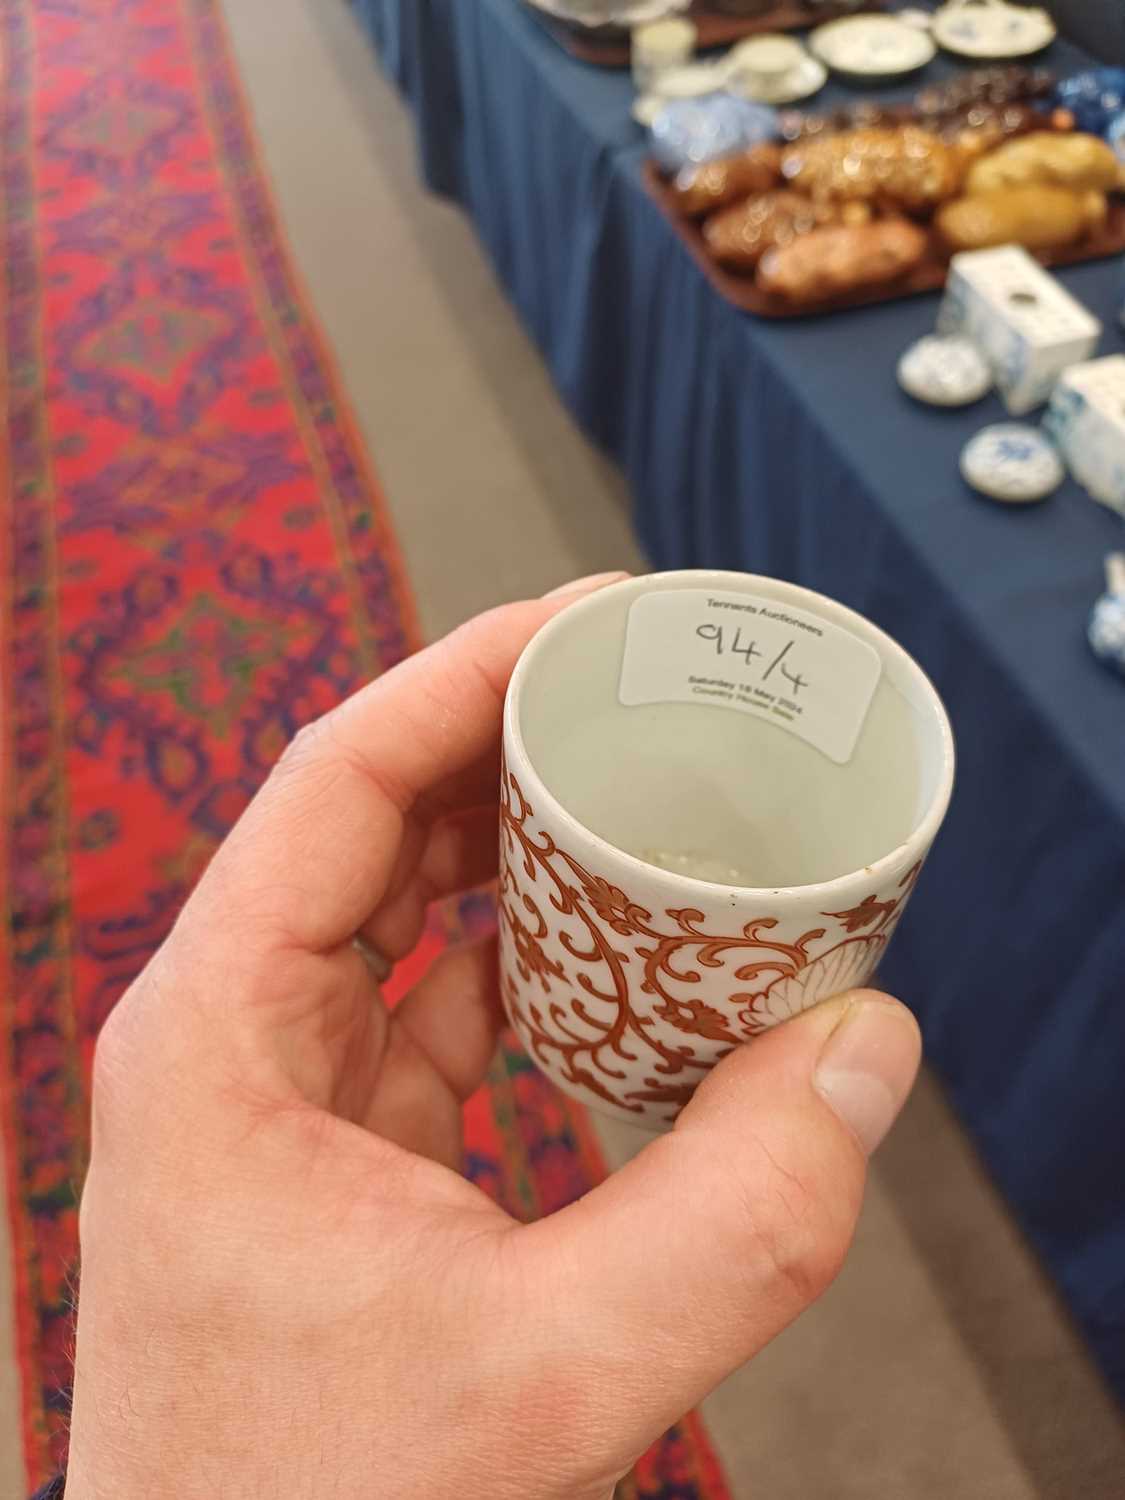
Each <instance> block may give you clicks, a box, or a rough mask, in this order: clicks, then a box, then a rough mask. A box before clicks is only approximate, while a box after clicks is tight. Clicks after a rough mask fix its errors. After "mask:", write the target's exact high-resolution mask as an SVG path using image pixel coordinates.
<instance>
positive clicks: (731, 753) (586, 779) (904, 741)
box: [507, 571, 953, 890]
mask: <svg viewBox="0 0 1125 1500" xmlns="http://www.w3.org/2000/svg"><path fill="white" fill-rule="evenodd" d="M681 590H696V591H700V590H702V591H712V592H722V593H725V594H742V595H749V596H753V597H756V598H759V599H762V598H764V599H766V600H770V601H776V603H777V605H778V607H784V606H785V605H787V604H788V605H789V606H790V607H792V608H800V609H801V610H803V611H807V612H809V614H811V615H812V616H815V617H817V618H819V619H821V620H822V621H827V622H828V623H829V624H830V625H834V626H838V627H840V628H842V629H843V630H846V631H847V632H849V633H850V634H851V635H853V636H855V637H858V638H859V639H860V640H862V641H864V642H867V643H868V645H869V646H871V647H873V648H874V650H875V652H876V653H877V654H878V657H879V661H880V663H881V668H882V670H881V673H880V676H879V680H878V683H877V685H876V687H875V690H874V694H873V696H872V697H871V700H870V706H869V708H868V709H867V712H866V717H865V718H864V719H863V723H862V727H861V728H860V730H859V733H858V738H857V739H856V742H855V747H854V750H853V752H852V754H851V756H850V758H849V759H848V760H847V761H846V762H845V763H843V764H839V763H837V762H836V761H834V760H833V759H831V758H830V757H829V756H828V755H827V754H825V753H824V752H823V751H822V750H821V749H819V748H817V747H816V746H815V745H814V744H811V743H807V742H806V741H805V740H804V739H802V738H800V737H798V735H797V734H796V733H794V732H792V731H791V730H790V729H789V728H787V727H785V726H784V725H782V724H780V723H776V722H770V721H769V720H768V719H767V718H764V717H761V716H759V715H757V714H751V713H745V712H741V711H738V710H737V709H734V708H732V707H729V706H727V705H726V704H717V703H714V702H710V701H708V699H707V698H706V697H701V698H700V699H699V701H692V702H646V703H640V704H633V705H630V704H626V703H623V702H622V701H621V693H620V686H621V677H622V664H623V656H624V651H625V644H626V630H627V623H628V617H629V611H630V608H631V606H632V605H633V603H634V601H635V600H637V599H638V598H640V597H641V596H642V595H646V594H650V593H652V592H654V591H662V592H667V591H681ZM736 665H737V663H736ZM724 670H733V668H729V667H726V666H724ZM845 691H846V689H845ZM507 733H508V737H509V741H510V743H511V744H512V746H513V749H514V753H515V757H516V759H517V760H521V761H526V763H528V764H529V765H530V768H531V772H532V774H533V775H534V776H535V777H536V778H537V779H538V780H539V782H541V784H542V787H543V788H545V790H546V791H547V793H548V794H549V795H550V796H551V797H552V798H554V800H555V802H556V803H557V804H558V805H559V807H560V808H561V809H562V810H563V813H564V815H568V816H569V817H570V818H572V819H574V820H575V821H576V822H577V823H578V824H580V825H581V826H582V828H584V829H585V830H587V831H588V832H590V833H592V834H593V835H595V837H596V838H599V839H602V840H604V841H605V842H606V843H608V844H610V845H612V846H613V847H614V848H615V849H617V850H621V851H623V852H625V853H626V854H629V855H632V856H633V857H635V858H637V859H639V860H642V861H644V862H645V863H647V864H650V865H657V866H660V867H662V868H664V869H667V870H671V871H674V872H675V873H677V874H680V875H686V876H689V877H691V878H695V879H701V880H706V881H709V882H713V883H718V884H722V885H731V886H738V887H741V888H755V889H769V890H777V889H780V888H786V887H793V886H803V885H814V884H820V883H822V882H826V881H831V880H836V879H838V878H840V877H841V876H844V875H848V874H852V873H855V872H857V871H864V870H866V869H867V867H869V866H873V865H875V864H876V863H877V862H878V861H879V860H881V859H883V858H884V857H886V856H889V855H892V854H894V853H895V852H896V851H898V850H899V849H900V848H901V846H902V845H903V844H905V843H907V842H908V841H909V840H910V839H911V838H912V837H914V836H916V835H919V836H920V835H923V834H925V835H926V838H925V842H927V843H928V841H929V838H932V836H933V832H934V831H936V827H937V826H938V825H939V824H940V821H941V818H942V816H943V814H944V811H945V806H946V803H947V802H948V798H949V795H950V790H951V786H952V775H953V740H952V733H951V731H950V727H949V723H948V720H947V718H946V715H945V711H944V709H943V707H942V704H941V700H940V699H939V698H938V696H937V693H936V692H935V690H934V688H933V686H932V685H931V683H930V682H929V680H928V678H927V677H926V676H925V674H924V673H923V672H922V671H921V669H920V668H919V667H918V666H917V665H916V663H915V662H913V661H912V660H911V658H910V657H909V656H908V655H907V654H906V652H905V651H903V650H902V648H901V647H900V646H898V645H897V644H896V643H895V642H894V641H893V640H891V638H890V637H889V636H887V635H885V634H884V633H883V632H882V631H880V630H879V629H878V628H877V627H876V626H874V625H872V624H871V623H870V621H868V620H865V619H864V618H863V617H862V616H860V615H857V614H855V613H854V612H853V611H851V610H848V609H846V608H845V607H844V606H843V605H840V604H837V603H835V602H834V601H833V600H829V599H826V598H824V597H823V596H822V595H819V594H814V593H812V592H810V591H808V590H805V589H800V588H797V587H796V586H794V585H791V584H786V583H782V582H779V581H778V580H776V579H768V578H759V577H753V576H751V575H747V574H740V573H722V572H712V571H697V572H683V573H669V574H658V575H654V576H652V577H647V578H636V579H630V580H628V581H626V582H624V583H621V584H617V585H614V586H613V587H611V588H608V589H603V590H601V591H599V592H598V593H596V594H593V595H591V596H590V597H589V598H587V599H584V600H582V601H581V602H580V603H578V604H576V605H573V606H572V607H571V608H570V609H568V610H566V611H565V612H564V613H563V614H561V615H559V616H557V617H556V618H555V619H554V620H553V621H551V622H550V624H548V625H547V626H546V627H545V628H544V629H543V630H541V631H540V632H539V633H538V635H537V636H536V637H535V638H534V640H533V641H532V642H531V643H530V644H529V646H528V647H527V649H526V650H525V652H524V653H523V655H522V657H521V658H520V661H519V663H518V665H517V667H516V671H515V673H514V674H513V677H512V682H511V687H510V689H509V698H508V708H507ZM521 752H522V753H521ZM526 791H528V789H527V788H525V792H526ZM529 800H531V801H532V802H533V803H534V801H535V798H534V796H531V797H530V799H529ZM542 810H543V811H546V809H542ZM927 828H929V832H928V833H927Z"/></svg>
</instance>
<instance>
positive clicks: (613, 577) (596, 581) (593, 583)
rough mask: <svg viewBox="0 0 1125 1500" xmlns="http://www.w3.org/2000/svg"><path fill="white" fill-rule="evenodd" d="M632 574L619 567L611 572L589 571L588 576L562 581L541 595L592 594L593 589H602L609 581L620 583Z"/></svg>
mask: <svg viewBox="0 0 1125 1500" xmlns="http://www.w3.org/2000/svg"><path fill="white" fill-rule="evenodd" d="M632 576H633V575H632V574H631V573H624V572H622V571H621V570H620V569H618V570H617V571H616V572H613V573H591V574H590V576H589V578H575V579H574V580H573V582H571V583H562V584H560V585H559V587H558V588H557V589H552V590H551V592H550V593H549V594H544V595H543V597H544V599H557V598H559V596H560V595H561V594H592V593H593V592H594V591H595V589H604V588H606V587H608V585H609V584H611V583H621V582H622V580H623V579H626V578H631V577H632Z"/></svg>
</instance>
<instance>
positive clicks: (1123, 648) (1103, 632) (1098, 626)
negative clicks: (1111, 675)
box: [1086, 552, 1125, 677]
mask: <svg viewBox="0 0 1125 1500" xmlns="http://www.w3.org/2000/svg"><path fill="white" fill-rule="evenodd" d="M1105 578H1106V591H1105V593H1104V594H1103V595H1102V596H1101V598H1100V599H1099V600H1098V602H1097V603H1096V604H1095V605H1094V607H1093V609H1092V610H1091V612H1090V624H1089V627H1088V629H1087V632H1086V633H1087V637H1088V639H1089V642H1090V649H1091V651H1093V653H1094V655H1095V656H1096V657H1097V658H1098V660H1099V661H1100V662H1101V663H1102V665H1103V666H1105V667H1108V668H1109V669H1110V671H1111V672H1116V673H1117V674H1118V676H1119V677H1125V552H1111V553H1110V555H1109V556H1108V557H1107V558H1106V560H1105Z"/></svg>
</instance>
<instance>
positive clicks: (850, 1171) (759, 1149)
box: [526, 991, 921, 1457]
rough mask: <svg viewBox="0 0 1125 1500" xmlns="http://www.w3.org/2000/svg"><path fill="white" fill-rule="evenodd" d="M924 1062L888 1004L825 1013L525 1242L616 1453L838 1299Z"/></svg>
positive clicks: (696, 1102) (730, 1078)
mask: <svg viewBox="0 0 1125 1500" xmlns="http://www.w3.org/2000/svg"><path fill="white" fill-rule="evenodd" d="M920 1054H921V1040H920V1037H919V1033H918V1026H917V1023H916V1022H915V1020H914V1018H913V1016H912V1015H911V1014H910V1012H909V1011H908V1010H907V1009H906V1008H905V1007H904V1006H902V1005H900V1004H899V1003H898V1002H897V1001H895V1000H891V999H889V998H887V997H886V996H882V995H878V994H875V993H873V992H871V991H860V992H856V993H855V994H852V995H846V996H843V997H842V998H840V999H838V1000H834V1001H830V1002H828V1003H826V1004H824V1005H820V1006H817V1007H815V1008H814V1009H812V1010H810V1011H807V1012H805V1013H804V1014H803V1015H801V1016H798V1017H796V1018H795V1019H793V1020H791V1021H787V1022H786V1023H785V1024H784V1025H783V1026H780V1027H777V1028H776V1029H775V1030H772V1031H770V1032H767V1033H766V1034H765V1035H763V1036H761V1037H759V1038H757V1039H756V1040H754V1041H753V1042H751V1043H750V1044H749V1045H747V1046H745V1047H742V1048H740V1049H739V1050H738V1051H737V1052H735V1053H733V1054H732V1055H731V1056H730V1057H728V1058H726V1059H725V1060H724V1061H723V1063H722V1064H721V1065H720V1066H719V1067H718V1068H716V1069H715V1071H714V1072H713V1073H712V1074H711V1075H710V1076H709V1077H708V1078H707V1079H706V1080H705V1081H704V1083H703V1084H702V1085H701V1087H700V1088H699V1090H698V1092H697V1093H696V1095H695V1098H694V1099H693V1100H692V1102H691V1103H690V1104H689V1105H688V1107H687V1108H686V1109H685V1110H684V1112H683V1113H682V1115H681V1116H680V1118H679V1120H678V1121H677V1122H676V1127H675V1129H674V1130H673V1131H671V1132H670V1133H669V1134H668V1135H665V1136H662V1137H660V1138H658V1139H657V1140H654V1141H653V1142H652V1143H651V1144H650V1145H648V1146H647V1147H646V1148H645V1149H644V1150H643V1151H642V1152H641V1154H640V1155H639V1156H638V1157H637V1158H636V1159H635V1160H634V1161H632V1162H630V1163H629V1165H628V1166H626V1167H625V1168H624V1169H623V1170H622V1171H620V1172H618V1173H617V1174H616V1175H615V1176H613V1177H611V1178H610V1179H609V1180H608V1181H607V1182H605V1183H603V1184H602V1185H601V1186H600V1187H598V1188H597V1189H595V1190H594V1191H593V1192H592V1193H589V1194H588V1195H587V1196H586V1197H585V1198H583V1199H582V1200H581V1201H580V1202H578V1203H576V1204H574V1205H572V1206H571V1207H570V1208H568V1209H566V1210H564V1211H563V1212H562V1213H559V1214H556V1215H554V1216H553V1217H552V1218H551V1219H548V1220H544V1221H543V1222H542V1223H541V1224H539V1225H536V1226H533V1227H532V1229H531V1230H529V1231H526V1233H528V1234H529V1235H537V1236H538V1240H537V1243H535V1244H533V1245H529V1246H528V1248H529V1249H531V1250H532V1251H533V1253H534V1254H537V1255H542V1256H544V1257H546V1258H547V1259H548V1261H549V1268H544V1269H545V1271H546V1277H547V1284H549V1285H551V1286H552V1288H553V1289H554V1291H555V1293H556V1295H555V1297H554V1299H553V1306H554V1307H555V1308H556V1309H557V1310H558V1311H557V1312H556V1313H555V1314H554V1315H553V1317H552V1322H553V1323H554V1324H555V1325H556V1326H555V1327H554V1328H552V1330H551V1335H552V1337H551V1340H550V1343H551V1347H552V1348H557V1349H558V1351H559V1353H560V1354H561V1355H563V1357H564V1358H565V1359H566V1360H567V1361H568V1362H573V1363H571V1365H570V1368H572V1369H578V1370H582V1371H584V1372H585V1373H586V1375H587V1376H588V1377H589V1379H590V1381H591V1383H592V1385H593V1386H594V1387H595V1389H594V1390H591V1392H590V1394H591V1396H593V1397H594V1399H595V1401H597V1402H598V1403H599V1404H600V1410H599V1417H600V1419H601V1420H602V1421H604V1422H605V1424H606V1438H607V1441H611V1442H612V1441H619V1440H620V1439H621V1438H622V1437H624V1436H625V1433H626V1432H628V1438H627V1441H628V1443H629V1446H630V1450H633V1449H639V1448H642V1447H643V1446H645V1445H646V1444H647V1443H648V1442H649V1441H651V1440H652V1439H653V1438H655V1437H656V1436H657V1435H658V1434H659V1433H660V1432H662V1431H663V1430H664V1429H665V1428H666V1427H668V1426H669V1425H670V1424H671V1423H672V1422H674V1421H676V1420H677V1419H678V1418H679V1417H680V1416H681V1415H682V1414H683V1412H684V1411H686V1410H687V1409H688V1408H689V1407H690V1406H693V1405H694V1404H695V1403H696V1402H697V1401H699V1400H700V1399H701V1398H702V1397H703V1396H705V1395H706V1394H707V1392H708V1391H710V1390H712V1389H713V1388H714V1386H716V1385H717V1384H718V1383H719V1381H720V1380H722V1379H723V1378H724V1377H725V1376H726V1375H728V1374H729V1373H730V1372H731V1371H732V1370H734V1369H736V1368H737V1367H738V1366H739V1365H741V1364H743V1363H744V1362H745V1361H746V1360H747V1359H749V1358H750V1357H751V1356H752V1355H753V1354H755V1353H756V1352H757V1351H758V1350H759V1349H761V1348H762V1347H763V1345H765V1344H767V1343H768V1342H769V1341H770V1339H772V1338H773V1337H774V1336H775V1335H776V1334H777V1333H779V1332H780V1331H781V1330H782V1329H783V1328H784V1327H785V1326H786V1324H788V1323H790V1322H791V1321H792V1320H793V1319H794V1318H795V1317H796V1316H797V1315H798V1313H800V1312H802V1311H803V1310H804V1308H806V1307H807V1306H808V1305H809V1304H810V1303H811V1302H813V1301H815V1300H816V1298H817V1297H819V1296H820V1294H821V1293H822V1292H823V1291H824V1290H825V1289H826V1288H827V1287H828V1285H829V1284H830V1283H831V1281H832V1280H833V1278H834V1277H835V1276H836V1273H837V1272H838V1271H839V1269H840V1266H841V1265H842V1263H843V1259H844V1256H845V1254H846V1252H847V1249H848V1246H849V1244H850V1242H851V1238H852V1233H853V1230H854V1228H855V1223H856V1219H857V1217H858V1214H859V1208H860V1202H861V1199H862V1194H863V1184H864V1177H865V1174H866V1164H867V1157H868V1155H869V1153H870V1152H871V1151H873V1150H874V1149H875V1147H876V1146H877V1145H878V1143H879V1141H880V1140H881V1139H882V1138H883V1136H884V1135H885V1134H886V1132H887V1130H888V1129H889V1128H890V1126H891V1124H892V1122H893V1120H894V1118H895V1116H896V1115H897V1114H898V1111H899V1109H900V1108H901V1106H902V1104H903V1101H904V1100H905V1098H906V1096H907V1094H908V1093H909V1091H910V1087H911V1085H912V1083H913V1081H914V1076H915V1074H916V1072H917V1069H918V1062H919V1057H920ZM540 1285H542V1283H540ZM614 1428H616V1431H614ZM626 1456H627V1457H628V1456H629V1455H626Z"/></svg>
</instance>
